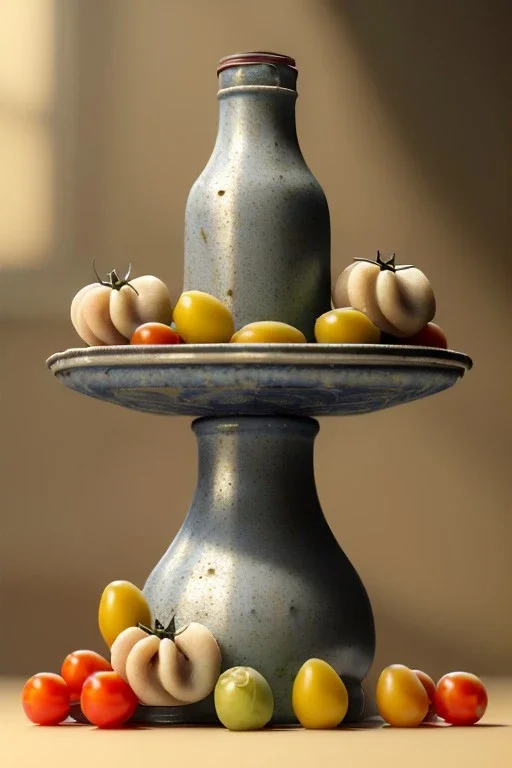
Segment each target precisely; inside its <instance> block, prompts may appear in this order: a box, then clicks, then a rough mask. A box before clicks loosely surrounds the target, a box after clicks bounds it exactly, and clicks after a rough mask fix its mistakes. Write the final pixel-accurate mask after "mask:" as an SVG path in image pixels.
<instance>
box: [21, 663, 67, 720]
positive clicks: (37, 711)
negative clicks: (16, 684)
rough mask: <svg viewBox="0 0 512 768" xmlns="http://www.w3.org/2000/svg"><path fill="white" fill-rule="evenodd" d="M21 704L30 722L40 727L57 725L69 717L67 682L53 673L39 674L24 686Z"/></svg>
mask: <svg viewBox="0 0 512 768" xmlns="http://www.w3.org/2000/svg"><path fill="white" fill-rule="evenodd" d="M21 703H22V706H23V709H24V710H25V714H26V716H27V717H28V719H29V720H31V721H32V722H33V723H37V724H38V725H57V724H58V723H62V721H63V720H65V719H66V717H67V716H68V715H69V709H70V704H69V690H68V686H67V685H66V681H65V680H64V679H63V678H62V677H61V676H60V675H55V674H54V673H53V672H39V673H38V674H37V675H34V676H33V677H31V678H29V680H27V682H26V683H25V685H24V686H23V693H22V695H21Z"/></svg>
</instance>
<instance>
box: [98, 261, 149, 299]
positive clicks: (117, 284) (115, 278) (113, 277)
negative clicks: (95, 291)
mask: <svg viewBox="0 0 512 768" xmlns="http://www.w3.org/2000/svg"><path fill="white" fill-rule="evenodd" d="M92 268H93V270H94V274H95V275H96V277H97V279H98V283H99V284H100V285H104V286H106V287H107V288H111V289H112V290H113V291H120V290H121V288H123V287H124V286H125V285H127V286H128V288H131V289H132V291H135V293H136V294H137V296H138V295H139V292H138V290H137V289H136V288H135V287H134V286H133V285H132V284H131V283H130V275H131V272H132V265H131V263H130V264H129V266H128V272H127V273H126V275H125V276H124V277H119V275H118V274H117V270H115V269H113V270H112V271H111V272H107V279H106V280H102V279H101V277H100V276H99V275H98V272H97V271H96V259H93V260H92Z"/></svg>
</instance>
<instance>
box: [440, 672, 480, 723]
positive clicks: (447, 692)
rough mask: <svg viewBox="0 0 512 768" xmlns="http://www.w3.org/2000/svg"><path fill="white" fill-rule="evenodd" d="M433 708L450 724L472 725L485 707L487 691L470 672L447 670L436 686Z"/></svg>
mask: <svg viewBox="0 0 512 768" xmlns="http://www.w3.org/2000/svg"><path fill="white" fill-rule="evenodd" d="M435 709H436V712H437V714H438V715H439V717H442V718H443V720H446V722H447V723H451V724H452V725H474V724H475V723H477V722H478V721H479V720H480V719H481V718H482V717H483V716H484V713H485V710H486V709H487V691H486V689H485V686H484V684H483V683H482V681H481V680H480V679H479V678H478V677H477V676H476V675H473V674H471V673H470V672H449V673H448V674H447V675H444V676H443V677H442V678H441V679H440V680H439V682H438V683H437V686H436V693H435Z"/></svg>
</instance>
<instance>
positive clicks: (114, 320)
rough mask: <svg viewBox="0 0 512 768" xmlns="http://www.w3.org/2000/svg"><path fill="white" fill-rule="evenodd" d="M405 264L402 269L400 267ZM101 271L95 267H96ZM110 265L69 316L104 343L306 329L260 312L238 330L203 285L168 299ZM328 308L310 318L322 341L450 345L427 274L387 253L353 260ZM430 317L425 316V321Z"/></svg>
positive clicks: (145, 279) (284, 340)
mask: <svg viewBox="0 0 512 768" xmlns="http://www.w3.org/2000/svg"><path fill="white" fill-rule="evenodd" d="M404 270H405V271H404ZM96 276H97V277H98V275H97V274H96ZM129 278H130V270H128V273H127V274H126V275H125V277H123V278H120V277H119V276H118V275H117V272H116V271H115V270H113V271H112V272H110V273H109V274H108V278H107V280H101V279H100V278H99V277H98V281H97V282H95V283H91V284H89V285H86V286H85V287H84V288H82V289H81V290H80V291H79V292H78V293H77V294H76V296H75V297H74V299H73V301H72V304H71V320H72V322H73V325H74V327H75V329H76V331H77V332H78V334H79V335H80V337H81V338H82V339H83V340H84V341H85V342H87V344H90V345H105V344H128V343H130V344H157V345H175V344H183V343H185V344H223V343H228V342H230V343H235V344H236V343H238V344H294V343H305V342H306V338H305V336H304V334H303V333H302V332H301V331H300V330H298V329H297V328H294V327H293V326H292V325H289V324H288V323H284V322H279V321H276V320H261V321H256V322H252V323H249V324H247V325H245V326H243V327H242V328H240V329H238V330H237V331H236V332H235V326H234V322H233V317H232V314H231V312H230V311H229V309H228V307H227V306H226V305H225V304H224V303H223V302H222V301H220V300H219V299H218V298H217V297H215V296H212V295H210V294H208V293H205V292H204V291H195V290H191V291H185V292H184V293H182V294H181V296H180V297H179V299H178V301H177V303H176V306H175V307H174V309H173V307H172V304H171V297H170V293H169V290H168V288H167V286H166V285H165V283H163V282H162V281H161V280H160V279H159V278H157V277H154V276H152V275H144V276H142V277H137V278H135V279H134V280H130V279H129ZM333 307H334V308H333V309H331V310H329V311H328V312H325V313H324V314H323V315H321V316H320V317H319V318H318V319H317V320H316V323H315V329H314V334H315V340H316V341H317V342H318V343H320V344H378V343H389V344H396V343H401V344H408V345H418V346H429V347H442V348H445V349H446V348H447V346H448V345H447V340H446V336H445V335H444V333H443V331H442V330H441V329H440V328H439V326H438V325H436V324H435V323H433V322H430V320H431V318H432V317H433V312H434V311H435V301H434V299H433V293H432V290H431V288H430V284H429V283H428V280H427V279H426V277H425V276H424V275H423V273H421V272H420V271H419V270H418V269H416V268H415V267H408V266H407V267H400V266H395V264H394V256H393V258H392V259H388V260H382V258H381V257H380V254H379V255H378V259H377V261H366V260H358V261H357V262H356V263H355V264H353V265H351V266H349V267H347V269H346V270H344V272H343V273H342V275H340V278H339V279H338V281H337V282H336V285H335V287H334V290H333ZM427 320H428V322H427Z"/></svg>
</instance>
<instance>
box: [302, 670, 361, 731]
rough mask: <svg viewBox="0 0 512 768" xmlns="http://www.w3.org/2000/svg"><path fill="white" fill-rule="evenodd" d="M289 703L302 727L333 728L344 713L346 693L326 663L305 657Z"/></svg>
mask: <svg viewBox="0 0 512 768" xmlns="http://www.w3.org/2000/svg"><path fill="white" fill-rule="evenodd" d="M292 706H293V711H294V712H295V715H296V717H297V719H298V721H299V722H300V723H301V725H303V726H304V728H336V726H337V725H339V724H340V723H341V721H342V720H343V718H344V717H345V715H346V714H347V710H348V692H347V689H346V687H345V684H344V683H343V681H342V679H341V678H340V676H339V675H338V673H337V672H336V670H335V669H334V668H333V667H331V665H330V664H328V663H327V662H326V661H323V660H322V659H308V661H306V662H305V663H304V664H303V665H302V667H301V668H300V669H299V671H298V673H297V676H296V678H295V680H294V683H293V689H292Z"/></svg>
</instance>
